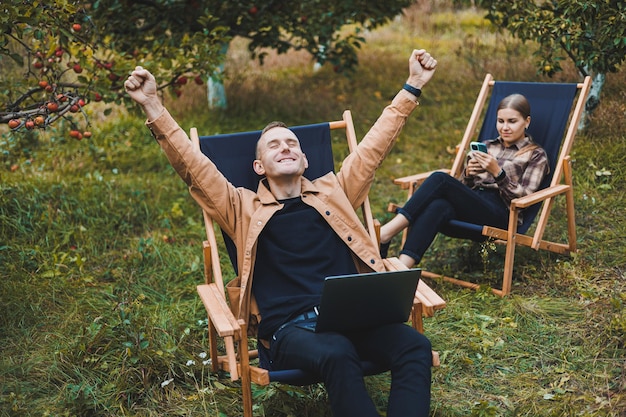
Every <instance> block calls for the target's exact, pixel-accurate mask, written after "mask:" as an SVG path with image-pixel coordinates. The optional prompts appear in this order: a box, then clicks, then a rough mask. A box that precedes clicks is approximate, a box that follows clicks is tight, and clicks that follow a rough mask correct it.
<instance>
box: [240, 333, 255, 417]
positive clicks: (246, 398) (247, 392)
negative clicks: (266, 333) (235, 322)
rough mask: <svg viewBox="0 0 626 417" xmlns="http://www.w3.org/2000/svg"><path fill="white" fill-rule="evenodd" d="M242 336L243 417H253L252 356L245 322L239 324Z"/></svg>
mask: <svg viewBox="0 0 626 417" xmlns="http://www.w3.org/2000/svg"><path fill="white" fill-rule="evenodd" d="M239 324H240V326H241V335H242V337H241V338H240V339H239V355H240V365H241V369H240V375H241V391H242V394H243V416H244V417H252V379H251V376H250V356H249V353H248V338H247V337H246V334H247V331H248V329H247V326H246V324H245V323H244V322H243V321H240V322H239Z"/></svg>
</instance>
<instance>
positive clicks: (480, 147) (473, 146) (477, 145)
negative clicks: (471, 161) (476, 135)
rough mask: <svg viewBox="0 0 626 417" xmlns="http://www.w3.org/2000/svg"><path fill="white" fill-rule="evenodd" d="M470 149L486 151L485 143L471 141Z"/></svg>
mask: <svg viewBox="0 0 626 417" xmlns="http://www.w3.org/2000/svg"><path fill="white" fill-rule="evenodd" d="M470 149H471V150H473V151H478V152H484V153H488V152H487V145H485V144H484V143H482V142H472V143H470Z"/></svg>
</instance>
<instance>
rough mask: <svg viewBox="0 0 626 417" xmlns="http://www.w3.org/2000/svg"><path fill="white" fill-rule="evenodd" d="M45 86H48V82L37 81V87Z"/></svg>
mask: <svg viewBox="0 0 626 417" xmlns="http://www.w3.org/2000/svg"><path fill="white" fill-rule="evenodd" d="M47 86H48V81H46V80H41V81H39V87H41V88H46V87H47Z"/></svg>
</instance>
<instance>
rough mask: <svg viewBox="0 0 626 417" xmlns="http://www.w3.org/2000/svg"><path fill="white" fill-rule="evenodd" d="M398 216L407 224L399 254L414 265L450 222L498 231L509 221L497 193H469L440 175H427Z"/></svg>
mask: <svg viewBox="0 0 626 417" xmlns="http://www.w3.org/2000/svg"><path fill="white" fill-rule="evenodd" d="M398 213H401V214H403V215H404V216H405V217H406V218H407V219H408V220H409V224H410V229H409V233H408V235H407V238H406V241H405V243H404V247H403V248H402V251H401V252H400V253H402V254H405V255H408V256H410V257H411V258H413V259H415V262H416V263H419V262H420V260H421V259H422V256H424V253H425V252H426V250H427V249H428V247H429V246H430V244H431V243H432V242H433V240H434V239H435V237H436V236H437V233H439V232H440V231H441V229H442V228H443V226H444V225H445V224H447V223H448V222H449V221H450V220H452V219H456V220H462V221H465V222H468V223H475V224H488V225H490V226H495V227H500V228H506V227H507V226H508V222H509V209H508V207H507V206H506V204H505V203H504V201H503V200H502V198H500V194H499V192H498V191H497V190H473V189H471V188H469V187H467V186H466V185H464V184H463V183H461V182H460V181H458V180H457V179H455V178H453V177H451V176H450V175H448V174H446V173H443V172H435V173H433V174H431V175H430V176H429V177H428V178H427V179H426V181H424V182H423V183H422V185H421V186H420V187H419V188H418V189H417V191H415V193H414V194H413V195H412V196H411V198H409V200H408V201H407V202H406V204H405V205H404V207H402V208H399V209H398Z"/></svg>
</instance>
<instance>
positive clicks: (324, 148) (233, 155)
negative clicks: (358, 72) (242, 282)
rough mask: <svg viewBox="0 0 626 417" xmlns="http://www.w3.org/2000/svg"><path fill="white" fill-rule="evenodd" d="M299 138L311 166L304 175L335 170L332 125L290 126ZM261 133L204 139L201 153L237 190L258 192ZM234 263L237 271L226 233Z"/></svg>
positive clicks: (310, 176)
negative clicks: (254, 164) (256, 165)
mask: <svg viewBox="0 0 626 417" xmlns="http://www.w3.org/2000/svg"><path fill="white" fill-rule="evenodd" d="M289 129H290V130H292V131H293V132H294V133H295V134H296V136H297V137H298V139H299V140H300V146H301V147H302V150H303V152H304V154H305V155H306V157H307V160H308V161H309V167H308V168H307V169H306V170H305V172H304V176H305V177H306V178H308V179H309V180H314V179H316V178H319V177H321V176H323V175H325V174H327V173H329V172H331V171H334V168H335V167H334V160H333V152H332V142H331V136H330V125H329V123H318V124H311V125H304V126H294V127H290V128H289ZM259 137H261V131H260V130H256V131H250V132H239V133H228V134H220V135H213V136H200V138H199V140H200V150H201V151H202V153H204V154H205V155H206V156H207V157H208V158H209V159H211V161H213V163H214V164H215V165H216V166H217V168H218V169H219V170H220V172H221V173H222V174H223V175H224V176H225V177H226V178H227V179H228V180H229V181H230V182H231V184H233V185H234V186H236V187H244V188H247V189H249V190H253V191H256V190H257V187H258V185H259V180H260V179H261V177H260V176H259V175H257V173H256V172H254V170H253V169H252V162H253V161H254V160H255V159H256V144H257V141H258V140H259ZM222 237H223V238H224V243H225V245H226V250H227V251H228V256H229V257H230V261H231V264H232V265H233V268H234V270H235V274H238V273H239V272H238V271H237V248H236V247H235V244H234V243H233V241H232V239H230V237H229V236H228V235H226V234H225V233H223V232H222Z"/></svg>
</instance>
